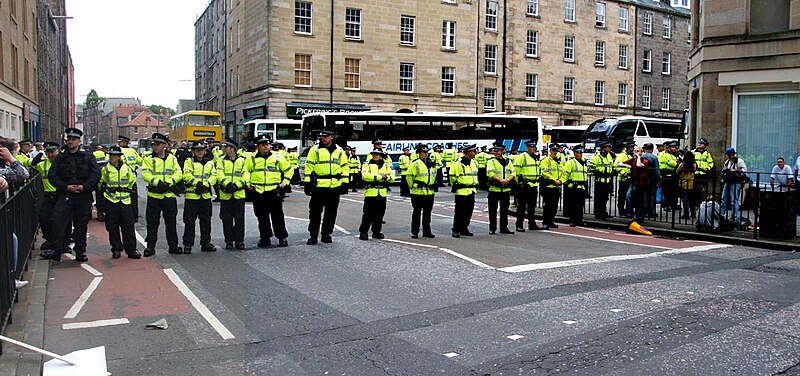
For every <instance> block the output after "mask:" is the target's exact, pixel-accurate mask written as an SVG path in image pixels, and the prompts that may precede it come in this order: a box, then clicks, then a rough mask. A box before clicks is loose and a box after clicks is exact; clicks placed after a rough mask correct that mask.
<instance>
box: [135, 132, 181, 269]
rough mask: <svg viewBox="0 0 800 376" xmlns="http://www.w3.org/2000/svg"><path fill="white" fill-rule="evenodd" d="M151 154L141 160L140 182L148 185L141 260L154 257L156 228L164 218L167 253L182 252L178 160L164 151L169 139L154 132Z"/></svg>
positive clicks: (179, 170) (156, 239) (179, 167)
mask: <svg viewBox="0 0 800 376" xmlns="http://www.w3.org/2000/svg"><path fill="white" fill-rule="evenodd" d="M151 141H152V142H153V154H152V155H151V156H150V157H146V158H143V159H142V180H144V182H145V184H147V211H146V212H145V218H146V219H147V238H146V242H147V248H145V250H144V257H150V256H153V255H155V254H156V243H158V226H159V224H160V221H161V219H160V218H159V217H160V216H162V213H163V216H164V226H165V227H164V229H165V230H166V234H167V244H168V245H169V253H173V254H181V253H183V250H182V249H181V247H180V246H178V229H177V227H176V226H177V217H178V200H177V197H178V195H177V193H176V192H177V190H178V182H180V181H181V180H182V179H183V175H182V172H181V166H179V165H178V159H177V158H175V156H174V155H172V154H170V153H168V152H167V150H166V148H167V144H169V139H168V138H167V136H166V135H163V134H161V133H153V135H152V137H151Z"/></svg>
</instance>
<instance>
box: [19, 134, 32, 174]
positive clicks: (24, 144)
mask: <svg viewBox="0 0 800 376" xmlns="http://www.w3.org/2000/svg"><path fill="white" fill-rule="evenodd" d="M18 144H19V152H18V153H17V155H16V158H17V161H19V163H22V165H23V166H24V167H25V168H31V157H30V155H29V153H30V152H31V150H33V142H32V141H31V140H30V139H29V138H26V139H24V140H22V141H20V142H18Z"/></svg>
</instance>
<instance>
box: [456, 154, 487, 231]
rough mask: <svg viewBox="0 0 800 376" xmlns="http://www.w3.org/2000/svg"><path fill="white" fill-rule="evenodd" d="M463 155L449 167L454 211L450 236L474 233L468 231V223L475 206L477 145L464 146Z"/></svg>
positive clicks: (477, 172) (477, 170)
mask: <svg viewBox="0 0 800 376" xmlns="http://www.w3.org/2000/svg"><path fill="white" fill-rule="evenodd" d="M463 152H464V155H463V156H462V157H461V158H460V159H458V160H456V161H455V162H453V164H452V165H451V168H450V176H451V178H450V181H451V182H452V183H453V188H452V191H453V193H455V203H456V208H455V213H454V216H453V228H452V229H451V230H452V236H453V237H454V238H460V237H461V236H472V235H474V234H473V233H472V232H470V231H469V223H470V221H471V220H472V210H473V209H474V208H475V193H476V192H477V191H478V185H479V182H478V174H479V171H480V170H479V168H478V162H476V161H475V155H476V154H477V152H478V146H477V145H475V144H473V145H469V146H466V147H464V150H463Z"/></svg>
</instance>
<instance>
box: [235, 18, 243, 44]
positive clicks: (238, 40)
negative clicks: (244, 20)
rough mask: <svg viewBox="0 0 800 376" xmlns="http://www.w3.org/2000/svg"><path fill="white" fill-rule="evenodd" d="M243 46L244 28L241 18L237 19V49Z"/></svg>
mask: <svg viewBox="0 0 800 376" xmlns="http://www.w3.org/2000/svg"><path fill="white" fill-rule="evenodd" d="M240 47H242V28H241V26H239V20H236V49H237V50H238V49H239V48H240Z"/></svg>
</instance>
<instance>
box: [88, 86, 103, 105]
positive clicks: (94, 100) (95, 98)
mask: <svg viewBox="0 0 800 376" xmlns="http://www.w3.org/2000/svg"><path fill="white" fill-rule="evenodd" d="M105 99H106V98H105V97H101V96H99V95H97V92H96V91H95V90H94V89H92V90H90V91H89V94H87V95H86V103H85V106H86V107H92V106H94V105H96V104H98V103H100V102H102V101H104V100H105Z"/></svg>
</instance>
